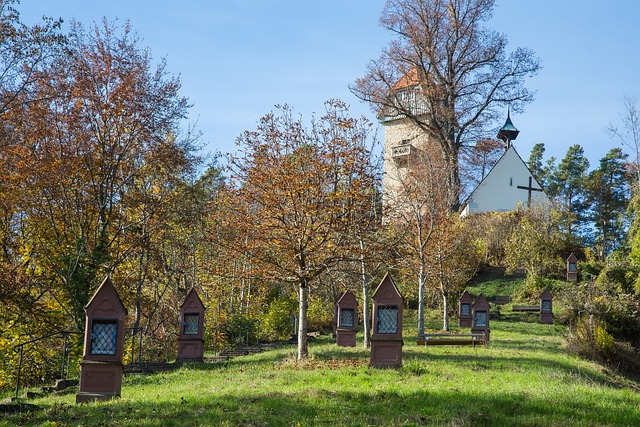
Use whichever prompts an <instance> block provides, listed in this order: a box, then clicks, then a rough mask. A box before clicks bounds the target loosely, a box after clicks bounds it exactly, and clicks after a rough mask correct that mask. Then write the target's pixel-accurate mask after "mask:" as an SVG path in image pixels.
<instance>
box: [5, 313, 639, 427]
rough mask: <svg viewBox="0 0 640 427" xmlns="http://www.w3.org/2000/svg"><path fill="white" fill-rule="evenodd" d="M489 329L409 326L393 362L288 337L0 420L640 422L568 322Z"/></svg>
mask: <svg viewBox="0 0 640 427" xmlns="http://www.w3.org/2000/svg"><path fill="white" fill-rule="evenodd" d="M408 314H410V313H408ZM434 319H436V320H437V318H436V317H435V316H434ZM433 327H437V326H436V325H433ZM491 328H492V334H491V337H492V344H491V345H490V346H488V347H486V348H484V347H479V348H476V349H473V348H467V347H446V346H443V347H429V348H425V347H418V346H417V345H416V344H415V339H416V336H415V329H411V328H409V329H408V331H407V335H406V336H405V339H404V342H405V344H404V348H403V362H404V363H403V367H402V368H400V369H395V370H380V369H370V368H369V367H368V363H369V351H367V350H365V349H362V348H361V347H356V348H341V347H337V346H336V345H335V344H334V342H333V341H332V340H331V338H330V337H321V338H320V339H318V340H316V341H314V342H312V343H311V345H310V353H311V358H310V359H309V360H308V361H305V362H301V363H298V362H296V361H295V347H294V346H284V347H281V348H278V349H275V350H268V351H265V352H263V353H260V354H256V355H252V356H244V357H238V358H234V359H232V360H229V361H226V362H218V363H212V364H192V365H186V366H184V367H182V368H180V369H178V370H176V371H173V372H169V373H163V374H159V375H153V376H129V377H125V380H124V384H123V388H122V398H120V399H116V400H113V401H110V402H102V403H91V404H83V405H76V404H75V403H74V401H75V394H73V393H70V394H67V395H63V396H50V397H45V398H40V399H35V400H33V401H31V402H30V403H33V404H35V405H37V406H38V407H39V409H37V410H34V411H31V412H23V413H20V414H13V415H5V416H4V418H0V425H29V426H30V425H34V426H80V425H82V426H104V425H110V426H180V427H186V426H201V425H212V426H237V425H245V426H298V425H299V426H400V425H402V426H412V425H415V426H418V425H429V426H431V425H447V426H451V425H454V426H466V425H468V426H472V425H473V426H475V425H505V426H507V425H524V426H536V425H544V426H569V425H571V426H574V425H582V426H612V425H616V426H638V425H640V384H638V383H637V382H633V381H631V380H627V379H624V378H621V377H617V376H615V375H613V373H611V372H607V371H606V370H604V369H603V368H601V367H600V366H598V365H596V364H593V363H590V362H586V361H583V360H580V359H578V358H576V357H574V356H572V355H569V354H567V352H566V351H565V349H564V347H563V334H564V332H565V331H564V328H563V327H561V326H555V325H540V324H538V323H535V322H534V323H529V322H525V321H521V320H519V318H509V319H503V320H500V321H492V322H491ZM358 344H359V345H360V346H361V344H362V340H361V337H360V340H359V343H358Z"/></svg>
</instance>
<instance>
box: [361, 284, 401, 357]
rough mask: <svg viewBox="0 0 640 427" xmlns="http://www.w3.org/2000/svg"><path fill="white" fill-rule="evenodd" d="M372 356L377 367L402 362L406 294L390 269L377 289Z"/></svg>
mask: <svg viewBox="0 0 640 427" xmlns="http://www.w3.org/2000/svg"><path fill="white" fill-rule="evenodd" d="M372 300H373V316H372V325H371V331H372V334H371V340H370V341H371V357H370V362H369V366H371V367H374V368H399V367H401V366H402V346H403V344H404V343H403V341H402V310H403V307H402V296H401V295H400V292H399V291H398V288H397V287H396V285H395V284H394V283H393V280H392V279H391V276H390V275H389V273H387V274H386V275H385V276H384V278H383V279H382V282H380V285H379V286H378V288H377V289H376V291H375V292H374V293H373V296H372Z"/></svg>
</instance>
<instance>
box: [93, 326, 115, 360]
mask: <svg viewBox="0 0 640 427" xmlns="http://www.w3.org/2000/svg"><path fill="white" fill-rule="evenodd" d="M117 337H118V320H117V319H113V320H99V319H94V320H93V321H92V322H91V351H90V353H91V354H111V355H113V354H116V341H117Z"/></svg>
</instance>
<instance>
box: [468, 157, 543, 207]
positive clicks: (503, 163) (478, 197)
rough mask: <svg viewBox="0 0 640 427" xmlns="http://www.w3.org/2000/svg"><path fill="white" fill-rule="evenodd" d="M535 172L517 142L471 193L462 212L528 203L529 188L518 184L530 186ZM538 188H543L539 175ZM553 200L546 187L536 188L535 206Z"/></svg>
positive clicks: (534, 185)
mask: <svg viewBox="0 0 640 427" xmlns="http://www.w3.org/2000/svg"><path fill="white" fill-rule="evenodd" d="M529 177H532V175H531V172H530V171H529V169H528V168H527V166H526V164H525V163H524V161H523V160H522V158H521V157H520V156H519V155H518V153H517V152H516V150H515V148H513V146H512V147H511V148H509V149H508V150H507V151H506V152H505V154H504V155H503V156H502V157H501V158H500V160H499V161H498V163H496V165H495V167H494V168H493V169H491V171H490V172H489V173H488V174H487V176H486V177H485V179H484V180H483V181H482V182H481V183H480V184H479V185H478V187H477V188H476V189H475V190H474V191H473V193H471V195H470V196H469V198H468V199H467V203H466V206H465V207H464V210H463V212H462V216H464V215H468V214H472V213H481V212H506V211H512V210H514V209H515V208H516V206H517V205H518V204H522V206H524V207H527V202H528V196H529V192H528V191H527V190H524V189H521V188H518V186H522V187H528V186H529ZM532 184H533V187H534V188H541V187H540V184H539V183H538V182H537V181H536V179H535V177H533V179H532ZM548 203H549V198H548V197H547V195H546V194H545V193H544V192H542V191H532V193H531V204H532V206H536V205H544V204H548Z"/></svg>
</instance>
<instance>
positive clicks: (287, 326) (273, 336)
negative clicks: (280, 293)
mask: <svg viewBox="0 0 640 427" xmlns="http://www.w3.org/2000/svg"><path fill="white" fill-rule="evenodd" d="M296 308H297V302H296V299H295V297H294V296H293V295H291V296H289V297H281V298H277V299H274V300H273V301H271V304H269V310H268V311H267V312H266V313H265V314H264V315H263V316H262V317H261V318H260V339H261V340H265V341H277V340H284V339H288V338H289V337H290V336H291V335H292V334H293V333H295V331H293V327H292V324H293V316H296Z"/></svg>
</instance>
